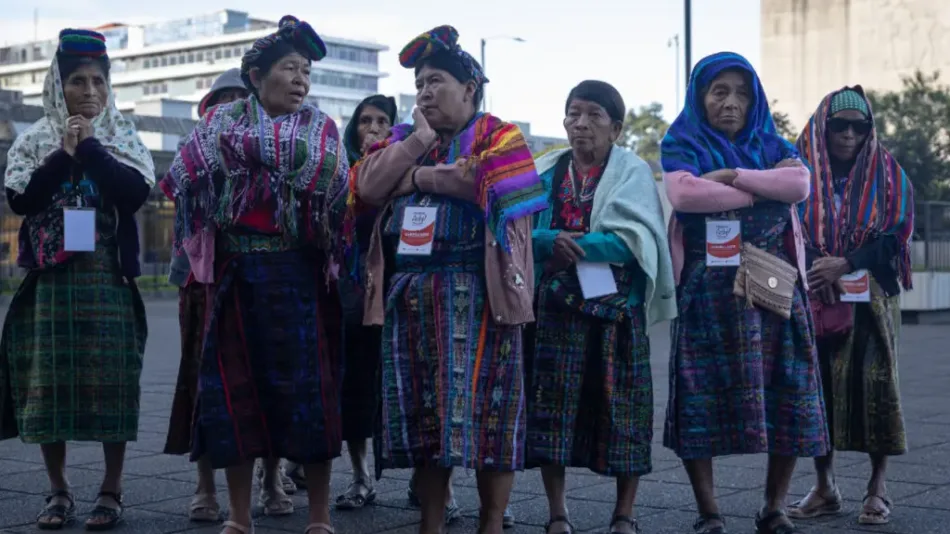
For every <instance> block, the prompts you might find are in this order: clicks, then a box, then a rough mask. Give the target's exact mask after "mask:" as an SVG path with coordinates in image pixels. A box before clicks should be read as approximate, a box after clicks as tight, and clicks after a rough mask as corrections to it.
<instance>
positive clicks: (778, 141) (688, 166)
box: [660, 52, 798, 176]
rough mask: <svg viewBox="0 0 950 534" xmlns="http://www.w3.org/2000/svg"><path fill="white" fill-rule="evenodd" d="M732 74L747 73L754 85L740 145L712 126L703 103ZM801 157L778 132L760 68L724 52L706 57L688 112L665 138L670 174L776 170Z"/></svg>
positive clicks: (664, 159)
mask: <svg viewBox="0 0 950 534" xmlns="http://www.w3.org/2000/svg"><path fill="white" fill-rule="evenodd" d="M726 70H738V71H741V72H744V73H745V74H746V75H747V76H748V79H749V81H750V83H751V86H750V87H749V90H750V94H751V97H752V101H751V102H750V105H749V109H748V111H747V115H746V124H745V127H743V128H742V130H741V131H740V132H739V133H738V134H737V135H736V138H735V140H734V141H730V140H729V138H728V137H726V136H725V135H724V134H723V133H722V132H720V131H718V130H716V129H715V128H713V127H712V126H710V124H709V122H708V121H707V120H706V108H705V105H704V104H703V99H704V97H705V93H706V90H707V89H708V88H709V85H710V84H711V83H712V81H713V80H715V79H716V77H717V76H719V75H720V74H721V73H722V72H723V71H726ZM797 157H798V152H797V151H796V150H795V147H794V146H792V144H791V143H789V142H788V141H786V140H785V139H784V138H783V137H782V136H780V135H778V133H776V131H775V122H774V121H773V120H772V112H771V111H769V101H768V99H767V98H766V96H765V91H764V90H763V89H762V84H761V83H760V82H759V76H758V75H757V74H756V73H755V69H753V68H752V65H751V64H750V63H749V62H748V60H746V58H744V57H742V56H740V55H739V54H735V53H733V52H720V53H718V54H713V55H711V56H707V57H705V58H703V59H702V60H701V61H700V62H699V63H698V64H697V65H696V67H695V68H694V69H693V73H692V75H691V76H690V78H689V87H688V88H687V90H686V103H685V106H684V107H683V111H682V112H681V113H680V114H679V116H678V117H676V120H674V121H673V124H672V125H671V126H670V128H669V130H667V132H666V136H665V137H663V142H662V144H661V155H660V163H661V165H662V166H663V171H664V172H673V171H688V172H690V173H692V174H693V175H695V176H700V175H702V174H705V173H707V172H712V171H716V170H719V169H737V168H743V169H755V170H765V169H771V168H772V167H774V166H775V164H776V163H778V162H780V161H782V160H783V159H788V158H797Z"/></svg>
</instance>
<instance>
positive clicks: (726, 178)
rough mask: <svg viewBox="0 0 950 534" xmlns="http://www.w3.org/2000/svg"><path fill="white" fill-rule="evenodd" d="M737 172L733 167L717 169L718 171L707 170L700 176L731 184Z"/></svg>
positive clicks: (712, 180) (737, 174)
mask: <svg viewBox="0 0 950 534" xmlns="http://www.w3.org/2000/svg"><path fill="white" fill-rule="evenodd" d="M737 176H739V173H737V172H736V170H735V169H719V170H718V171H712V172H707V173H706V174H704V175H702V176H700V178H702V179H703V180H709V181H711V182H719V183H721V184H726V185H732V182H734V181H735V180H736V177H737Z"/></svg>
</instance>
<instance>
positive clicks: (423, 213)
mask: <svg viewBox="0 0 950 534" xmlns="http://www.w3.org/2000/svg"><path fill="white" fill-rule="evenodd" d="M438 215H439V208H438V207H434V206H406V209H405V212H404V213H403V216H402V229H401V230H400V231H399V246H398V247H396V253H397V254H405V255H407V256H429V255H431V254H432V244H433V243H434V242H435V223H436V219H437V217H438Z"/></svg>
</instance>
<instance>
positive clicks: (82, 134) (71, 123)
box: [66, 115, 95, 143]
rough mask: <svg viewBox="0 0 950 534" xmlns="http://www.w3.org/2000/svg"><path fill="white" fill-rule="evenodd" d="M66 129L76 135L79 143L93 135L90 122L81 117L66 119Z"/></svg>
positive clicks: (75, 116) (74, 116)
mask: <svg viewBox="0 0 950 534" xmlns="http://www.w3.org/2000/svg"><path fill="white" fill-rule="evenodd" d="M66 129H67V130H75V131H76V132H77V133H78V136H79V142H80V143H82V142H83V141H85V140H86V139H88V138H90V137H92V136H93V135H94V134H95V131H94V130H93V128H92V121H90V120H89V119H87V118H86V117H83V116H82V115H73V116H72V117H69V118H68V119H66Z"/></svg>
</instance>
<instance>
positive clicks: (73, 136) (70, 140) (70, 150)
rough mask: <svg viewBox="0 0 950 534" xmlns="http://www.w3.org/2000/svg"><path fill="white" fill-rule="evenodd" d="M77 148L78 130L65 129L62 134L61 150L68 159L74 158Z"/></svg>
mask: <svg viewBox="0 0 950 534" xmlns="http://www.w3.org/2000/svg"><path fill="white" fill-rule="evenodd" d="M77 146H79V130H78V129H74V128H66V133H65V134H63V150H65V151H66V153H67V154H69V156H70V157H72V158H75V157H76V147H77Z"/></svg>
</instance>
